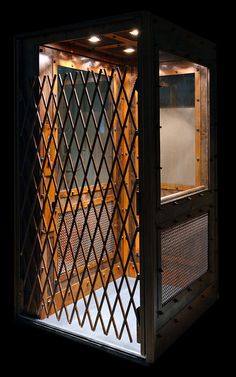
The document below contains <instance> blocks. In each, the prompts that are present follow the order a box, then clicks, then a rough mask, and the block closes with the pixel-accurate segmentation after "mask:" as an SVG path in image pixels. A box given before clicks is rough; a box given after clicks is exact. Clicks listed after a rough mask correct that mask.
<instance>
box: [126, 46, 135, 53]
mask: <svg viewBox="0 0 236 377" xmlns="http://www.w3.org/2000/svg"><path fill="white" fill-rule="evenodd" d="M123 51H124V52H125V53H126V54H132V52H134V51H135V49H134V48H132V47H131V48H126V49H125V50H123Z"/></svg>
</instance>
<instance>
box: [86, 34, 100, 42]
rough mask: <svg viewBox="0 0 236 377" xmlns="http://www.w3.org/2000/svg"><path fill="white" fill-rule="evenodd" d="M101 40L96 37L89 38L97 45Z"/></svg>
mask: <svg viewBox="0 0 236 377" xmlns="http://www.w3.org/2000/svg"><path fill="white" fill-rule="evenodd" d="M100 40H101V39H100V38H98V37H97V36H96V35H92V36H91V37H90V38H89V42H92V43H97V42H100Z"/></svg>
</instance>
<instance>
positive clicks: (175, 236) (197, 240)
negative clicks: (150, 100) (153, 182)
mask: <svg viewBox="0 0 236 377" xmlns="http://www.w3.org/2000/svg"><path fill="white" fill-rule="evenodd" d="M161 260H162V270H163V273H162V304H165V303H167V302H168V301H169V300H170V299H171V298H173V297H174V296H175V295H176V294H177V293H179V292H180V291H181V290H182V289H184V288H186V287H188V286H189V285H190V284H191V283H192V282H194V281H195V280H196V279H197V278H199V277H200V276H201V275H203V274H204V273H205V272H206V271H207V269H208V214H205V215H202V216H200V217H197V218H195V219H193V220H189V221H185V222H183V223H181V224H178V225H175V226H172V227H170V228H168V229H165V230H163V231H162V232H161Z"/></svg>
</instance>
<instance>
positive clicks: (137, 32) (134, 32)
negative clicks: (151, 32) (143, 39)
mask: <svg viewBox="0 0 236 377" xmlns="http://www.w3.org/2000/svg"><path fill="white" fill-rule="evenodd" d="M129 33H130V34H131V35H134V36H135V37H137V35H139V30H138V29H134V30H132V31H130V32H129Z"/></svg>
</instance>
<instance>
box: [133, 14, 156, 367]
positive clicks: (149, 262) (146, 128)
mask: <svg viewBox="0 0 236 377" xmlns="http://www.w3.org/2000/svg"><path fill="white" fill-rule="evenodd" d="M138 50H139V55H138V56H139V62H138V64H139V65H138V68H139V70H138V72H139V73H138V75H139V88H140V90H139V135H140V137H139V148H140V195H141V203H140V207H141V208H140V209H141V213H140V246H141V253H140V254H141V255H140V258H141V260H140V262H141V282H140V286H141V313H140V315H141V318H140V319H141V339H142V342H141V344H142V347H141V352H142V354H145V355H146V359H147V361H148V362H153V361H154V360H155V358H156V357H155V355H156V330H157V324H156V321H157V263H156V262H157V245H156V240H157V237H156V226H155V218H156V197H157V187H156V183H157V180H156V129H157V113H156V83H157V77H156V61H155V60H156V54H155V51H154V38H153V24H152V16H151V15H150V14H148V13H146V14H144V16H143V27H142V30H141V35H140V41H139V49H138Z"/></svg>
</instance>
